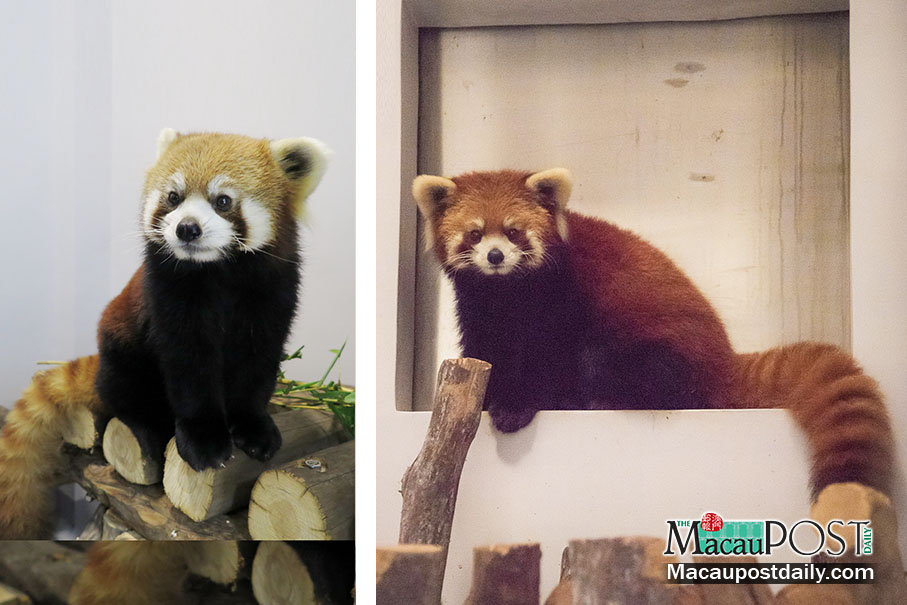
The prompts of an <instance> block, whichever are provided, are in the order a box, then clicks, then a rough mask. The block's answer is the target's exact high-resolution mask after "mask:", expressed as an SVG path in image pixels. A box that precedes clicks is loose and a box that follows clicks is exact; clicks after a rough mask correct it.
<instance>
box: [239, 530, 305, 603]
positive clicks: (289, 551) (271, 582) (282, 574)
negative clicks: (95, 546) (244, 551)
mask: <svg viewBox="0 0 907 605" xmlns="http://www.w3.org/2000/svg"><path fill="white" fill-rule="evenodd" d="M252 590H253V592H254V593H255V599H256V600H257V601H258V602H259V603H260V604H261V605H282V604H283V603H298V605H314V604H315V603H316V601H315V582H314V581H313V580H312V576H311V575H310V574H309V571H308V568H307V567H306V565H305V564H304V563H303V562H302V560H301V559H300V558H299V557H298V556H297V554H296V551H295V550H293V548H291V547H290V545H288V544H286V543H284V542H262V543H261V545H260V546H259V547H258V552H256V553H255V560H254V561H253V563H252Z"/></svg>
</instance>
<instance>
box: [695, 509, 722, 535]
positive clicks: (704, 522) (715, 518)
mask: <svg viewBox="0 0 907 605" xmlns="http://www.w3.org/2000/svg"><path fill="white" fill-rule="evenodd" d="M699 527H701V528H702V529H704V530H705V531H718V530H719V529H721V528H722V527H724V519H722V518H721V517H720V516H719V515H718V513H706V514H704V515H702V519H700V521H699Z"/></svg>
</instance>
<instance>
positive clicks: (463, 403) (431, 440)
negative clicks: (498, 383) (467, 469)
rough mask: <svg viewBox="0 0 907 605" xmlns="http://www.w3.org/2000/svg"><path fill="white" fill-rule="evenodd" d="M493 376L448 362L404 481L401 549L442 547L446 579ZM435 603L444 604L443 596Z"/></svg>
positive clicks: (480, 366) (472, 363)
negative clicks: (463, 484) (463, 481)
mask: <svg viewBox="0 0 907 605" xmlns="http://www.w3.org/2000/svg"><path fill="white" fill-rule="evenodd" d="M490 372H491V365H490V364H488V363H485V362H484V361H480V360H478V359H469V358H463V359H446V360H444V362H443V363H442V364H441V368H440V370H438V387H437V390H436V393H435V403H434V410H433V411H432V415H431V422H430V424H429V426H428V434H426V436H425V441H424V442H423V443H422V450H421V451H420V452H419V455H418V456H417V457H416V459H415V461H413V463H412V465H411V466H410V467H409V468H408V469H407V470H406V473H404V475H403V481H402V489H401V493H402V495H403V508H402V511H401V514H400V543H401V544H437V545H439V546H441V547H442V549H443V550H442V552H443V561H442V562H441V564H442V570H441V578H442V579H443V577H444V572H443V565H444V562H446V560H447V547H448V545H449V544H450V531H451V526H452V525H453V516H454V509H455V508H456V503H457V491H458V489H459V485H460V474H461V472H462V471H463V464H464V462H465V461H466V454H467V452H469V446H470V445H471V444H472V440H473V438H474V437H475V434H476V430H477V429H478V428H479V419H480V416H481V412H482V402H483V401H484V398H485V387H486V386H487V385H488V378H489V376H490ZM438 589H439V590H440V583H439V586H438ZM436 597H437V600H438V601H440V599H441V594H440V592H439V593H438V594H437V595H436Z"/></svg>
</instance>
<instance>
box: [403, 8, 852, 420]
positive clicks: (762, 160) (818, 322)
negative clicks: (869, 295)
mask: <svg viewBox="0 0 907 605" xmlns="http://www.w3.org/2000/svg"><path fill="white" fill-rule="evenodd" d="M847 49H848V39H847V16H846V14H845V13H836V14H830V15H805V16H785V17H770V18H758V19H747V20H738V21H726V22H711V23H648V24H626V25H593V26H541V27H506V28H481V29H456V30H422V39H421V44H420V53H421V54H420V117H419V128H420V132H419V170H420V172H430V173H437V174H445V175H453V174H458V173H460V172H464V171H467V170H477V169H497V168H505V167H510V168H526V169H530V170H535V169H544V168H549V167H553V166H564V167H567V168H569V169H570V170H571V171H572V172H573V174H574V179H575V185H574V193H573V199H572V201H571V205H572V207H573V208H574V209H576V210H580V211H582V212H585V213H588V214H593V215H596V216H600V217H602V218H605V219H607V220H611V221H613V222H615V223H618V224H620V225H622V226H625V227H629V228H631V229H634V230H635V231H637V232H639V233H641V234H642V235H643V236H644V237H646V238H647V239H649V240H650V241H652V242H653V243H655V244H656V245H657V246H659V247H660V248H662V249H663V250H665V251H666V252H667V253H668V254H669V255H670V256H671V257H672V258H674V259H675V260H676V261H677V262H678V264H679V265H680V266H681V267H682V268H683V269H684V270H685V271H687V272H688V273H689V274H690V276H691V277H692V278H693V280H694V281H695V282H696V283H697V284H698V285H699V287H700V288H702V289H703V291H704V292H705V293H706V295H707V296H708V297H709V299H710V300H711V301H712V302H713V303H714V304H715V306H716V307H717V309H718V311H719V314H720V315H721V316H722V318H723V319H724V321H725V323H726V324H727V326H728V330H729V333H730V335H731V340H732V342H733V343H734V345H735V347H736V348H738V350H758V349H764V348H767V347H769V346H773V345H777V344H781V343H786V342H793V341H797V340H804V339H816V340H824V341H829V342H833V343H836V344H838V345H841V346H843V347H844V348H849V347H850V311H849V309H850V299H849V287H850V286H849V265H848V258H849V257H848V229H849V227H848V196H847V191H848V143H849V141H848V128H849V125H848V112H849V107H848V72H847ZM415 311H416V314H415V317H416V325H415V341H416V349H415V367H414V402H413V404H414V407H415V408H416V409H421V408H424V407H425V405H427V403H428V402H429V401H430V400H431V391H432V389H433V381H434V376H435V372H436V369H437V365H438V362H439V360H440V359H442V358H444V357H450V356H457V355H458V354H459V350H458V346H457V339H458V336H457V333H456V323H455V319H454V316H453V312H452V294H451V290H450V286H449V284H448V283H447V281H446V278H442V277H439V270H438V268H437V264H436V263H435V262H434V260H433V259H432V258H430V256H429V255H428V254H427V253H424V252H422V253H420V255H419V258H418V263H417V276H416V305H415Z"/></svg>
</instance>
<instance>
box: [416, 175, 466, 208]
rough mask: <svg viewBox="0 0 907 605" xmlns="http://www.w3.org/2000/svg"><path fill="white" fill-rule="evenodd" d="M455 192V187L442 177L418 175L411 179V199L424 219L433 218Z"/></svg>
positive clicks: (450, 181) (451, 182)
mask: <svg viewBox="0 0 907 605" xmlns="http://www.w3.org/2000/svg"><path fill="white" fill-rule="evenodd" d="M456 190H457V185H456V184H455V183H454V182H453V181H452V180H450V179H446V178H444V177H443V176H432V175H430V174H420V175H419V176H417V177H416V178H415V179H413V197H414V198H415V199H416V204H417V205H418V206H419V211H420V212H422V216H424V217H425V218H426V219H430V218H431V217H433V216H434V215H435V213H436V212H437V210H438V209H439V208H441V207H443V206H444V205H445V204H446V203H447V202H449V201H450V197H451V196H452V195H453V194H454V192H455V191H456Z"/></svg>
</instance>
